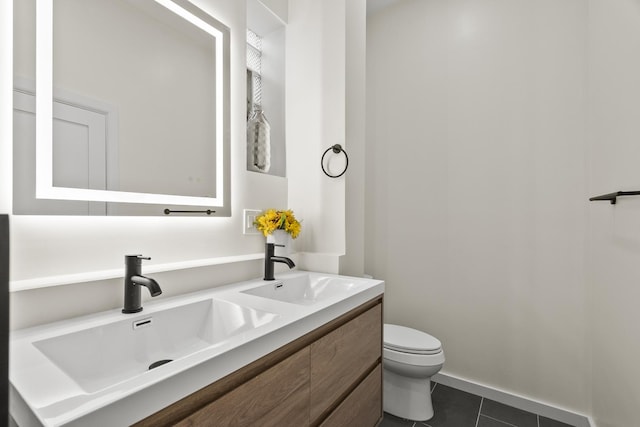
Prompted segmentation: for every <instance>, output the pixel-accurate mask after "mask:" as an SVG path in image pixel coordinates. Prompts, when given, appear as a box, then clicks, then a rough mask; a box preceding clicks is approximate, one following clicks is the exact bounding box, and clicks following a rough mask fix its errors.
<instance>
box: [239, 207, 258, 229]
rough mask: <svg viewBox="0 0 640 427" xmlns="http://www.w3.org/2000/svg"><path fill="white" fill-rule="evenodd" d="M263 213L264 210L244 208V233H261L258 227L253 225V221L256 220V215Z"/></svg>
mask: <svg viewBox="0 0 640 427" xmlns="http://www.w3.org/2000/svg"><path fill="white" fill-rule="evenodd" d="M261 213H262V211H260V210H257V209H244V210H243V217H244V221H242V234H260V232H259V231H258V229H257V228H256V227H255V226H254V225H253V221H255V220H256V217H257V216H258V215H260V214H261Z"/></svg>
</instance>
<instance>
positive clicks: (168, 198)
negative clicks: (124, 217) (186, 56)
mask: <svg viewBox="0 0 640 427" xmlns="http://www.w3.org/2000/svg"><path fill="white" fill-rule="evenodd" d="M154 1H155V2H156V3H158V4H160V5H161V6H164V7H165V8H167V9H169V10H170V11H172V12H173V13H175V14H176V15H178V16H180V17H182V18H184V19H185V20H187V21H188V22H190V23H191V24H193V25H195V26H197V27H198V28H200V29H202V30H203V31H205V32H207V33H208V34H210V35H211V36H213V37H214V38H215V45H216V51H215V56H216V57H215V63H216V83H215V85H216V97H217V98H216V102H215V105H216V136H215V144H216V197H193V196H178V195H164V194H152V193H135V192H126V191H112V190H91V189H79V188H67V187H54V186H53V162H52V160H53V0H38V1H37V2H36V198H38V199H56V200H81V201H98V202H117V203H136V204H140V203H142V204H154V205H156V204H159V205H182V206H199V207H202V206H207V207H209V206H210V207H216V208H223V209H218V210H216V215H215V216H229V215H230V209H231V208H230V195H231V191H230V177H231V173H230V164H231V162H230V142H229V139H230V138H229V127H230V117H229V116H230V109H229V107H230V100H229V97H230V96H229V92H230V31H229V28H228V27H226V26H225V25H223V24H222V23H220V22H218V21H217V20H216V19H214V18H213V17H212V16H211V15H209V14H208V13H206V12H205V11H203V10H201V9H200V8H198V7H196V6H195V5H193V4H192V3H190V2H189V1H188V0H154ZM225 184H226V185H225Z"/></svg>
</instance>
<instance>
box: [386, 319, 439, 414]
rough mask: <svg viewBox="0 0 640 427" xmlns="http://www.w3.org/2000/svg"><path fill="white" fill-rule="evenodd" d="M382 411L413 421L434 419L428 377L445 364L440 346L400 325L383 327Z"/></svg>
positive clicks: (420, 333) (431, 338) (427, 337)
mask: <svg viewBox="0 0 640 427" xmlns="http://www.w3.org/2000/svg"><path fill="white" fill-rule="evenodd" d="M383 341H384V346H383V349H382V358H383V364H382V368H383V408H384V411H385V412H388V413H390V414H392V415H395V416H397V417H400V418H406V419H408V420H413V421H426V420H428V419H431V417H433V405H432V403H431V377H432V376H433V375H434V374H435V373H437V372H438V371H439V370H440V368H442V365H443V364H444V352H443V351H442V344H441V343H440V341H438V339H436V338H434V337H432V336H431V335H429V334H427V333H425V332H422V331H418V330H416V329H411V328H407V327H405V326H399V325H391V324H385V325H384V340H383Z"/></svg>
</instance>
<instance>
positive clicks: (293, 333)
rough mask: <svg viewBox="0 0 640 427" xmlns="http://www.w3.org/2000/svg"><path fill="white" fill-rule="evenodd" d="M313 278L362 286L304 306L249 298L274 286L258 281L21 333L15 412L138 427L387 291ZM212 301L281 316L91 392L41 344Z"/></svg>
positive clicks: (24, 418) (357, 281) (13, 376)
mask: <svg viewBox="0 0 640 427" xmlns="http://www.w3.org/2000/svg"><path fill="white" fill-rule="evenodd" d="M301 273H302V274H305V273H307V272H301V271H292V272H288V273H284V274H278V276H277V279H287V278H290V277H294V276H296V275H300V274H301ZM308 274H309V275H311V276H312V277H320V276H321V277H334V278H344V279H349V280H351V281H352V282H353V283H354V286H353V289H352V290H350V291H349V292H348V293H347V294H346V295H344V294H343V295H342V296H335V297H330V298H327V299H324V300H319V301H317V302H315V303H314V304H307V305H299V304H293V303H286V302H280V301H277V300H273V299H267V298H262V297H259V296H254V295H250V294H246V293H242V291H245V290H247V289H251V288H254V287H256V286H259V285H263V284H265V283H268V282H265V281H263V280H260V279H256V280H251V281H246V282H241V283H236V284H232V285H226V286H222V287H216V288H213V289H211V290H206V291H200V292H196V293H192V294H187V295H182V296H178V297H173V298H167V299H158V301H155V300H151V301H147V302H145V305H144V311H143V312H141V313H137V314H133V315H132V314H122V313H121V312H120V309H117V310H111V311H107V312H103V313H98V314H95V315H90V316H83V317H80V318H75V319H69V320H65V321H61V322H56V323H53V324H49V325H43V326H38V327H34V328H29V329H24V330H20V331H15V332H13V333H12V334H11V342H10V375H9V376H10V381H11V387H10V394H11V400H10V410H11V414H12V416H13V417H14V419H16V421H17V422H18V424H19V425H20V426H21V427H27V426H31V425H33V426H38V425H45V426H60V425H69V426H72V425H77V426H80V425H82V426H87V425H91V426H110V427H111V426H119V425H123V426H124V425H130V424H132V423H134V422H136V421H139V420H141V419H143V418H145V417H147V416H148V415H151V414H153V413H155V412H157V411H159V410H161V409H163V408H165V407H166V406H168V405H170V404H172V403H174V402H176V401H178V400H180V399H182V398H184V397H186V396H188V395H189V394H191V393H193V392H195V391H197V390H199V389H201V388H203V387H205V386H207V385H208V384H210V383H212V382H214V381H216V380H218V379H221V378H223V377H225V376H226V375H228V374H230V373H232V372H234V371H236V370H237V369H240V368H242V367H243V366H245V365H247V364H249V363H251V362H253V361H255V360H257V359H259V358H261V357H263V356H265V355H267V354H269V353H271V352H272V351H274V350H276V349H278V348H280V347H282V346H283V345H285V344H287V343H289V342H291V341H294V340H295V339H297V338H299V337H301V336H303V335H304V334H306V333H308V332H310V331H312V330H314V329H316V328H318V327H320V326H322V325H323V324H325V323H327V322H329V321H331V320H333V319H335V318H337V317H339V316H340V315H342V314H344V313H347V312H348V311H350V310H352V309H354V308H356V307H358V306H359V305H361V304H363V303H365V302H367V301H369V300H371V299H372V298H375V297H376V296H379V295H381V294H383V293H384V282H383V281H380V280H374V279H364V278H347V277H346V276H336V275H330V274H324V273H308ZM212 298H213V299H216V300H221V301H228V302H231V303H235V304H238V305H240V306H244V307H250V308H253V309H256V310H262V311H264V312H269V313H274V314H276V316H275V319H274V320H273V321H271V322H270V323H267V324H265V325H262V326H259V327H257V328H255V329H251V330H248V331H245V332H242V333H240V334H237V335H234V336H231V337H229V338H228V339H225V340H223V341H221V342H217V343H216V344H215V345H211V346H209V347H206V348H203V349H200V350H198V351H195V352H194V353H192V354H189V355H187V356H184V357H181V358H179V359H176V360H173V361H172V362H171V363H168V364H167V365H163V366H162V367H161V368H157V369H154V370H149V371H145V372H143V373H139V374H136V375H133V376H131V377H130V378H127V379H125V380H124V381H121V382H119V383H117V384H114V385H111V386H108V387H105V388H102V389H99V390H97V391H94V392H87V391H86V390H85V389H83V388H82V387H81V386H80V385H79V384H78V383H76V382H75V381H74V380H73V379H72V378H71V377H70V376H69V375H67V374H66V373H65V372H64V371H63V370H62V369H60V368H59V367H58V366H57V365H56V364H55V363H53V362H52V361H51V360H50V359H49V358H48V357H47V356H45V355H44V354H43V353H42V352H41V351H40V350H39V349H38V348H37V347H36V346H34V344H33V343H34V342H38V341H42V340H46V339H48V338H51V337H56V336H61V335H65V334H69V333H73V332H77V331H81V330H83V329H86V328H89V327H92V326H95V325H100V324H104V323H110V322H119V321H122V320H131V321H135V320H136V319H144V318H145V317H148V316H150V315H152V314H153V313H158V312H162V311H163V310H167V309H171V308H174V307H180V306H184V305H185V304H190V303H195V302H199V301H203V300H207V299H212Z"/></svg>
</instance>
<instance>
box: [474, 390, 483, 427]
mask: <svg viewBox="0 0 640 427" xmlns="http://www.w3.org/2000/svg"><path fill="white" fill-rule="evenodd" d="M483 403H484V397H483V398H481V399H480V407H479V408H478V416H477V417H476V425H475V427H478V423H479V422H480V413H481V412H482V404H483Z"/></svg>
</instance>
